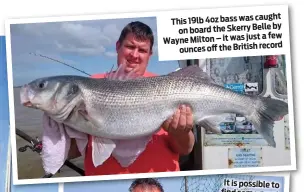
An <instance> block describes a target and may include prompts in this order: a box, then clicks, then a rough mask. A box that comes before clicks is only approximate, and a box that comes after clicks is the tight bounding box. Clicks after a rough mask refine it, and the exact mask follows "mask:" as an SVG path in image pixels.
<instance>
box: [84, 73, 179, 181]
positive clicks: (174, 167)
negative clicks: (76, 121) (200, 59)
mask: <svg viewBox="0 0 304 192" xmlns="http://www.w3.org/2000/svg"><path fill="white" fill-rule="evenodd" d="M151 76H155V75H154V74H153V73H149V72H146V73H145V74H144V77H151ZM91 77H92V78H104V77H105V74H96V75H92V76H91ZM169 142H170V137H169V136H168V133H167V132H166V131H164V130H163V129H160V131H159V132H157V133H155V134H154V135H153V137H152V140H151V141H150V142H149V143H148V145H147V147H146V149H145V151H144V152H142V154H140V156H139V157H138V158H137V159H136V160H135V162H134V163H133V164H131V165H130V166H129V167H127V168H124V167H121V166H120V164H119V163H118V162H117V160H116V159H115V158H114V157H113V156H110V157H109V158H108V159H107V160H106V161H105V162H104V163H103V164H102V165H100V166H98V167H95V166H94V164H93V160H92V137H91V136H89V142H88V146H87V149H86V155H85V160H84V161H85V162H84V166H85V175H87V176H89V175H111V174H129V173H148V172H167V171H179V170H180V167H179V154H178V153H175V152H173V151H172V150H171V148H170V145H169Z"/></svg>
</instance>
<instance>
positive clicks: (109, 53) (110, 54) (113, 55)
mask: <svg viewBox="0 0 304 192" xmlns="http://www.w3.org/2000/svg"><path fill="white" fill-rule="evenodd" d="M105 55H106V56H108V57H116V56H117V53H116V52H109V51H108V52H105Z"/></svg>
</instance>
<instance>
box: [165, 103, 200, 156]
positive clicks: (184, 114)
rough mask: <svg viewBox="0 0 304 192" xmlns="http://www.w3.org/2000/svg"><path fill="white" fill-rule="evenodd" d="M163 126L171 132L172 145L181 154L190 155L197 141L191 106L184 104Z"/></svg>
mask: <svg viewBox="0 0 304 192" xmlns="http://www.w3.org/2000/svg"><path fill="white" fill-rule="evenodd" d="M162 127H163V128H164V129H165V130H166V131H167V132H168V133H169V137H170V140H169V141H170V142H169V144H170V147H171V148H172V150H173V151H175V152H177V153H179V154H180V155H188V154H189V153H191V151H192V150H193V146H194V143H195V138H194V134H193V132H192V128H193V116H192V111H191V108H190V107H188V106H185V105H182V106H181V107H180V109H178V110H177V111H176V112H175V114H174V115H173V116H172V117H171V118H170V119H168V120H167V121H165V122H164V123H163V125H162Z"/></svg>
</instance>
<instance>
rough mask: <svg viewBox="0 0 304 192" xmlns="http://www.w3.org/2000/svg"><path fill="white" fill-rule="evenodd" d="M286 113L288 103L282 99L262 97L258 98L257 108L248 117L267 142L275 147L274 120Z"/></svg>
mask: <svg viewBox="0 0 304 192" xmlns="http://www.w3.org/2000/svg"><path fill="white" fill-rule="evenodd" d="M287 114H288V104H287V103H286V102H284V101H281V100H277V99H273V98H268V97H263V98H260V99H259V104H258V107H257V109H256V110H255V111H254V112H253V113H252V114H251V115H250V117H249V119H250V120H251V121H252V123H253V125H254V126H255V127H256V129H257V131H258V132H259V134H261V135H262V136H263V137H264V139H265V140H266V141H267V142H268V144H269V145H270V146H272V147H276V142H275V140H274V135H273V125H274V121H277V120H280V118H282V117H284V116H285V115H287Z"/></svg>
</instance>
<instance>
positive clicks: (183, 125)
mask: <svg viewBox="0 0 304 192" xmlns="http://www.w3.org/2000/svg"><path fill="white" fill-rule="evenodd" d="M186 125H187V116H186V106H185V105H182V106H181V107H180V117H179V129H183V130H184V129H185V128H186Z"/></svg>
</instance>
